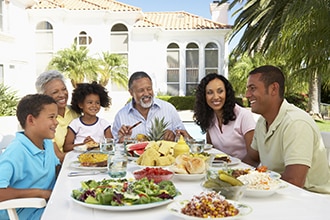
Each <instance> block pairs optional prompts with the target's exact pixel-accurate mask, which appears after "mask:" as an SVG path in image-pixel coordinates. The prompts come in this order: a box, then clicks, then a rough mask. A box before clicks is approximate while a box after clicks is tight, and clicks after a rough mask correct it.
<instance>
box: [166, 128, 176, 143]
mask: <svg viewBox="0 0 330 220" xmlns="http://www.w3.org/2000/svg"><path fill="white" fill-rule="evenodd" d="M174 139H175V134H174V133H173V131H171V130H168V129H167V130H165V133H164V140H165V141H174Z"/></svg>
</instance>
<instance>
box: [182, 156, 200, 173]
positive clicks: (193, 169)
mask: <svg viewBox="0 0 330 220" xmlns="http://www.w3.org/2000/svg"><path fill="white" fill-rule="evenodd" d="M186 169H187V171H188V173H190V174H199V173H203V172H204V171H205V161H204V160H203V159H202V158H199V157H193V158H191V159H190V160H189V161H188V162H187V164H186Z"/></svg>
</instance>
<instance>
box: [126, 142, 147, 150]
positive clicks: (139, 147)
mask: <svg viewBox="0 0 330 220" xmlns="http://www.w3.org/2000/svg"><path fill="white" fill-rule="evenodd" d="M148 143H149V142H147V141H146V142H141V143H137V144H132V145H127V151H135V150H143V151H144V149H145V148H146V146H147V145H148Z"/></svg>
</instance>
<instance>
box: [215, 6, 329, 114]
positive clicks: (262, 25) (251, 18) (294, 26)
mask: <svg viewBox="0 0 330 220" xmlns="http://www.w3.org/2000/svg"><path fill="white" fill-rule="evenodd" d="M224 2H230V5H229V9H233V8H234V6H235V5H238V6H239V8H238V9H237V10H236V11H235V14H236V15H237V17H236V20H235V22H234V25H233V29H232V31H231V33H230V35H229V38H230V39H232V38H234V37H235V35H236V34H237V33H239V31H241V30H242V31H243V34H242V37H241V39H240V41H239V43H238V45H237V47H235V48H234V50H233V52H234V53H236V54H244V53H248V54H249V55H250V56H251V57H254V55H255V54H256V53H258V52H259V53H261V54H262V55H264V56H267V57H273V58H275V59H277V58H281V59H283V60H285V67H286V69H283V68H282V67H281V69H282V70H283V71H285V72H287V73H290V74H295V76H296V77H295V79H296V81H291V80H290V82H292V85H295V87H297V85H299V84H305V83H306V82H308V83H309V85H307V86H308V87H307V88H308V89H309V91H308V94H309V98H310V100H309V106H308V108H309V109H310V110H311V111H313V112H316V113H317V112H318V110H319V109H318V106H319V100H320V97H319V94H320V91H321V88H320V83H319V82H320V81H321V82H322V83H325V84H328V85H329V84H330V83H329V82H330V75H329V74H328V73H329V70H330V62H329V56H330V55H329V51H330V29H329V28H328V26H329V22H328V21H329V20H330V13H329V11H330V4H329V0H318V1H304V4H302V3H301V1H296V0H287V1H263V0H247V1H245V2H244V4H241V3H242V1H241V0H233V1H228V0H222V1H220V3H224ZM290 79H291V78H290ZM296 82H297V83H296ZM302 82H303V83H302ZM303 86H306V84H305V85H303ZM289 88H291V87H289ZM300 92H303V91H300Z"/></svg>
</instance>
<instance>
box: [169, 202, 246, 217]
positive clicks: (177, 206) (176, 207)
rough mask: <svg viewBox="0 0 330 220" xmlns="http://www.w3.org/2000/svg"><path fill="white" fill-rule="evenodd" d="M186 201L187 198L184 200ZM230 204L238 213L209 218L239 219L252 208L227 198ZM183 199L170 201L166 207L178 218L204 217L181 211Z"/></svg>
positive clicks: (183, 203)
mask: <svg viewBox="0 0 330 220" xmlns="http://www.w3.org/2000/svg"><path fill="white" fill-rule="evenodd" d="M186 201H187V200H186ZM227 201H228V202H230V203H231V204H233V205H234V206H235V207H236V208H237V209H238V210H239V213H238V214H237V215H235V216H229V217H223V218H211V219H212V220H223V219H226V220H227V219H239V218H241V217H243V216H246V215H248V214H250V213H251V212H252V208H251V207H250V206H248V205H245V204H242V203H239V202H236V201H232V200H227ZM184 205H185V201H177V202H172V203H171V204H169V205H168V206H167V209H168V210H169V211H170V212H171V213H172V214H173V215H176V216H178V217H180V218H183V219H186V220H202V219H206V218H199V217H194V216H189V215H185V214H183V213H181V209H182V208H183V207H184Z"/></svg>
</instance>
